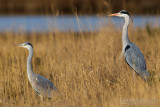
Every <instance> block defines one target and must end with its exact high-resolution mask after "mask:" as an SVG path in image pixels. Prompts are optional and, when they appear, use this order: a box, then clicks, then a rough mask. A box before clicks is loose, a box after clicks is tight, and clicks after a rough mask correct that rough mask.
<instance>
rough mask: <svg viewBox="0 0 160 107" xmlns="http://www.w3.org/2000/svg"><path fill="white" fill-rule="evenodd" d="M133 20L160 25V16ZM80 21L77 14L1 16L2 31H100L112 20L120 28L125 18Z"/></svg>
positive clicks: (103, 17)
mask: <svg viewBox="0 0 160 107" xmlns="http://www.w3.org/2000/svg"><path fill="white" fill-rule="evenodd" d="M133 20H134V23H133V27H145V26H146V25H149V26H151V27H160V16H133ZM78 21H79V24H78ZM78 21H77V18H76V17H75V16H0V32H3V31H14V32H18V31H24V32H32V31H34V32H41V31H43V32H48V31H51V30H59V31H63V32H67V31H76V32H77V31H79V30H81V31H82V32H83V31H99V30H100V29H101V28H103V27H104V26H105V27H107V26H108V24H109V23H110V22H112V24H113V25H115V26H116V28H120V27H121V26H122V25H123V21H124V20H123V19H122V18H118V17H108V16H102V17H100V16H79V18H78Z"/></svg>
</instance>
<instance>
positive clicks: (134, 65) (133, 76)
mask: <svg viewBox="0 0 160 107" xmlns="http://www.w3.org/2000/svg"><path fill="white" fill-rule="evenodd" d="M133 68H135V64H133ZM134 82H135V71H134V70H133V83H134Z"/></svg>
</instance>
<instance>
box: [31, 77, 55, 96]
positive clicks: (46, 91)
mask: <svg viewBox="0 0 160 107" xmlns="http://www.w3.org/2000/svg"><path fill="white" fill-rule="evenodd" d="M33 83H34V85H33V88H34V90H35V91H36V93H38V94H40V95H43V96H47V97H52V94H53V90H54V91H55V92H57V88H56V87H55V86H54V84H53V83H52V82H51V81H50V80H48V79H47V78H45V77H43V76H41V75H38V74H36V75H35V76H34V78H33Z"/></svg>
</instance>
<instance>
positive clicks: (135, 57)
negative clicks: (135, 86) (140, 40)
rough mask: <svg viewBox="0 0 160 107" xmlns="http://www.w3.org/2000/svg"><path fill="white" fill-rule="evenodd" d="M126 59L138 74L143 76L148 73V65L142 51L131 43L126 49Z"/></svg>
mask: <svg viewBox="0 0 160 107" xmlns="http://www.w3.org/2000/svg"><path fill="white" fill-rule="evenodd" d="M125 58H126V61H127V63H128V65H130V66H131V67H132V68H133V69H134V70H135V71H136V73H137V74H140V75H141V74H142V73H144V72H147V71H146V63H145V59H144V56H143V54H142V53H141V51H140V49H139V48H138V47H137V46H136V45H135V44H134V43H130V44H128V45H127V46H126V48H125Z"/></svg>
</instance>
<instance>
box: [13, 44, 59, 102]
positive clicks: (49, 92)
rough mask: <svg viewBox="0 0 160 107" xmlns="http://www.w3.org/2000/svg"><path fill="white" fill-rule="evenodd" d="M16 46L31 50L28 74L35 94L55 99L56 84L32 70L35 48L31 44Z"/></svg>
mask: <svg viewBox="0 0 160 107" xmlns="http://www.w3.org/2000/svg"><path fill="white" fill-rule="evenodd" d="M16 46H19V47H23V48H27V49H28V50H29V56H28V59H27V74H28V79H29V82H30V84H31V86H32V88H33V89H34V90H35V92H36V93H37V94H38V95H39V96H40V97H41V99H43V97H49V98H53V96H54V94H55V92H57V88H56V87H55V86H54V84H53V83H52V82H51V81H50V80H48V79H47V78H45V77H43V76H41V75H39V74H36V73H34V72H33V69H32V56H33V46H32V44H31V43H29V42H25V43H22V44H17V45H16Z"/></svg>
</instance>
